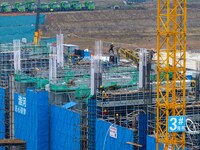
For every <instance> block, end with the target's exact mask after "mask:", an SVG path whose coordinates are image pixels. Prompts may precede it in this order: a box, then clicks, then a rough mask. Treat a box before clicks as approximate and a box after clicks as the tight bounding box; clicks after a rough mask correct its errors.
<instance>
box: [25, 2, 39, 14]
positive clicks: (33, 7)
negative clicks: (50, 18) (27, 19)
mask: <svg viewBox="0 0 200 150" xmlns="http://www.w3.org/2000/svg"><path fill="white" fill-rule="evenodd" d="M25 9H26V12H34V11H36V9H37V5H36V4H35V3H34V2H33V1H30V2H26V3H25Z"/></svg>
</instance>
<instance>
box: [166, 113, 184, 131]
mask: <svg viewBox="0 0 200 150" xmlns="http://www.w3.org/2000/svg"><path fill="white" fill-rule="evenodd" d="M185 124H186V117H185V116H169V118H168V132H185Z"/></svg>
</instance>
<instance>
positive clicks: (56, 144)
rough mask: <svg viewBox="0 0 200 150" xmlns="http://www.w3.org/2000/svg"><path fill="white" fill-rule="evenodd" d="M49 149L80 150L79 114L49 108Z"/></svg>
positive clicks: (57, 108) (64, 109)
mask: <svg viewBox="0 0 200 150" xmlns="http://www.w3.org/2000/svg"><path fill="white" fill-rule="evenodd" d="M50 112H51V114H50V149H51V150H80V114H78V113H76V112H73V111H71V110H68V109H66V108H63V107H59V106H53V105H52V106H50Z"/></svg>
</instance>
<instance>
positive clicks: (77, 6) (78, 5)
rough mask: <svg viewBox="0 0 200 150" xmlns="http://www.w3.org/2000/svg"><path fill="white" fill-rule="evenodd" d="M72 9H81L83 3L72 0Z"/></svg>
mask: <svg viewBox="0 0 200 150" xmlns="http://www.w3.org/2000/svg"><path fill="white" fill-rule="evenodd" d="M71 9H72V10H81V9H82V4H81V3H80V2H79V0H73V1H71Z"/></svg>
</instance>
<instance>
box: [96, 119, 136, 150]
mask: <svg viewBox="0 0 200 150" xmlns="http://www.w3.org/2000/svg"><path fill="white" fill-rule="evenodd" d="M111 126H112V127H114V129H116V130H114V132H113V131H111V130H110V127H111ZM111 132H112V133H111ZM115 134H116V135H115ZM112 136H114V137H112ZM96 141H98V142H96V150H118V149H120V150H134V148H133V146H132V145H130V144H127V142H134V139H133V131H132V130H129V129H127V128H123V127H121V126H115V125H112V124H111V123H108V122H105V121H103V120H99V119H97V120H96Z"/></svg>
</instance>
